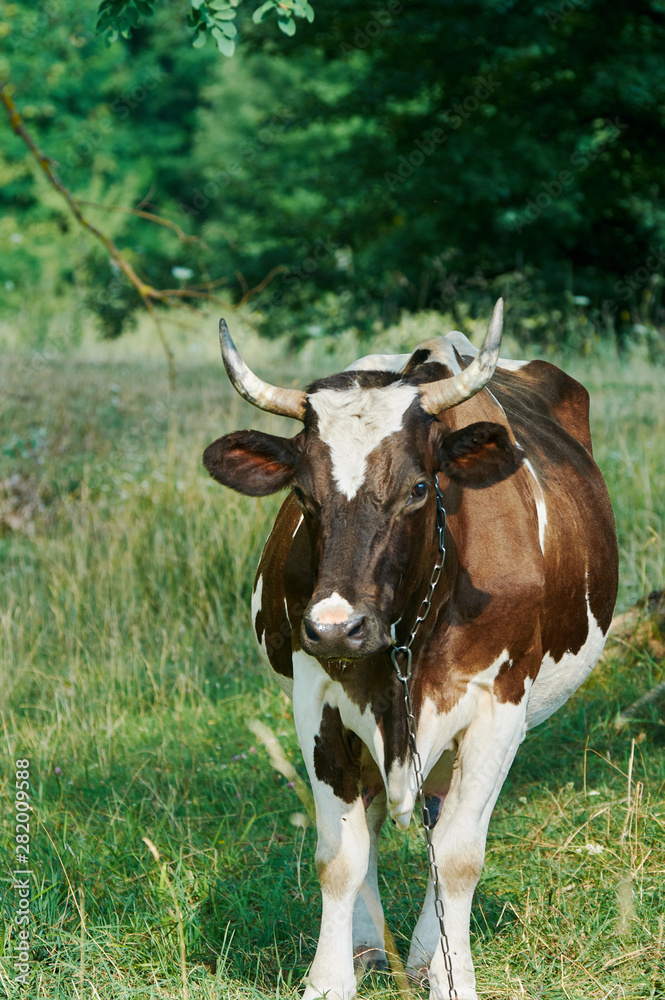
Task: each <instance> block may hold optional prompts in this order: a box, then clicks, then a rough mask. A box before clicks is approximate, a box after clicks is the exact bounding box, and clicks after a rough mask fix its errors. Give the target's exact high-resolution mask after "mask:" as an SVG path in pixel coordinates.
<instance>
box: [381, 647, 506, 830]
mask: <svg viewBox="0 0 665 1000" xmlns="http://www.w3.org/2000/svg"><path fill="white" fill-rule="evenodd" d="M508 659H509V653H508V650H507V649H504V650H503V652H502V653H500V654H499V656H497V658H496V660H494V662H493V663H490V665H489V666H488V667H485V669H484V670H480V671H479V672H478V673H477V674H475V675H474V676H473V677H471V678H469V680H468V681H467V685H466V691H465V692H464V694H463V695H462V696H461V698H460V699H459V701H457V702H456V703H455V705H453V707H452V708H451V709H450V711H449V712H440V711H439V709H438V708H437V706H436V703H435V702H434V701H433V700H432V699H431V698H425V699H424V701H423V705H422V708H421V711H420V715H419V717H418V719H417V739H418V752H419V754H420V758H421V760H422V763H423V776H424V777H425V778H426V777H427V775H428V774H429V772H430V771H431V769H432V768H433V767H434V765H435V764H436V762H437V761H438V760H439V758H440V757H441V755H442V754H443V753H444V751H446V750H449V749H451V748H452V747H453V741H454V739H455V737H456V736H457V735H458V733H460V732H461V731H462V730H463V729H466V728H467V727H468V726H469V725H470V724H471V722H472V721H473V720H474V719H475V718H476V715H477V713H478V711H479V705H480V704H481V703H482V702H483V700H484V699H483V694H487V693H489V694H492V691H493V687H494V681H495V680H496V677H497V674H498V673H499V670H500V669H501V667H502V666H503V664H504V663H506V661H507V660H508ZM386 789H387V791H388V810H389V812H390V815H391V817H392V818H393V819H394V820H395V822H396V823H397V825H398V826H399V827H400V829H402V830H405V829H406V828H407V826H408V825H409V820H410V818H411V813H412V812H413V808H414V805H415V802H416V779H415V774H414V772H413V767H412V765H411V764H410V763H408V764H400V763H399V762H397V761H396V762H394V763H393V765H392V767H391V768H390V773H389V774H388V781H387V784H386Z"/></svg>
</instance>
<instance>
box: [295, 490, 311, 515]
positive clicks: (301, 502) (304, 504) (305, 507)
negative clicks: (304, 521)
mask: <svg viewBox="0 0 665 1000" xmlns="http://www.w3.org/2000/svg"><path fill="white" fill-rule="evenodd" d="M291 492H292V493H293V495H294V497H295V498H296V500H297V502H298V506H299V507H300V509H301V510H302V511H303V513H306V514H315V513H316V511H317V504H316V503H315V501H313V500H310V499H309V497H306V496H305V494H304V493H303V491H302V490H301V489H300V487H299V486H292V487H291Z"/></svg>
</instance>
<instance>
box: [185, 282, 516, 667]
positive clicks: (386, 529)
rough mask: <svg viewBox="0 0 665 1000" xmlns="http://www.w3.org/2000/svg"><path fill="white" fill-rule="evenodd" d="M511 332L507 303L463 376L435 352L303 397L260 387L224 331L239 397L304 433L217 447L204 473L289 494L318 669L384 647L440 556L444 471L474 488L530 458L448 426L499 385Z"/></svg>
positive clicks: (260, 492) (347, 377) (233, 440)
mask: <svg viewBox="0 0 665 1000" xmlns="http://www.w3.org/2000/svg"><path fill="white" fill-rule="evenodd" d="M502 319H503V303H502V301H501V299H499V301H498V302H497V305H496V307H495V309H494V314H493V316H492V320H491V323H490V326H489V329H488V332H487V336H486V337H485V341H484V343H483V346H482V348H481V351H480V353H479V354H478V355H477V357H476V358H475V359H474V360H473V361H472V362H471V363H470V364H469V365H468V366H467V367H466V368H463V369H462V370H459V371H458V372H457V373H456V374H451V371H450V368H449V367H446V366H445V365H444V364H442V360H441V358H437V350H436V345H437V341H431V342H430V341H428V342H426V343H425V344H423V345H421V347H420V348H418V349H417V350H416V351H415V352H414V354H413V355H412V356H411V357H410V359H409V360H408V361H407V363H406V364H405V365H404V366H403V367H402V368H401V370H400V371H385V370H375V369H374V370H360V369H354V370H351V371H346V372H342V373H341V374H339V375H334V376H332V377H330V378H326V379H321V380H319V381H317V382H314V383H313V384H312V385H310V386H309V387H308V388H307V389H306V390H295V389H278V388H276V387H275V386H271V385H268V384H267V383H265V382H263V381H261V380H260V379H259V378H258V377H257V376H256V375H254V374H253V372H251V371H250V370H249V368H248V367H247V366H246V365H245V363H244V361H243V360H242V358H241V357H240V355H239V354H238V352H237V350H236V348H235V345H234V344H233V341H232V340H231V337H230V335H229V332H228V329H227V327H226V323H225V322H224V321H223V320H222V321H221V323H220V340H221V345H222V356H223V359H224V364H225V366H226V370H227V372H228V374H229V377H230V379H231V381H232V383H233V385H234V386H235V388H236V389H237V390H238V392H239V393H240V394H241V395H242V396H243V397H244V398H245V399H247V400H248V401H249V402H251V403H253V404H254V405H255V406H258V407H259V408H261V409H264V410H268V411H269V412H272V413H279V414H282V415H284V416H289V417H294V418H297V419H298V420H301V421H302V422H303V424H304V427H303V430H302V431H300V433H299V434H296V436H295V437H293V438H282V437H275V436H273V435H271V434H264V433H262V432H259V431H235V432H234V433H233V434H227V435H225V436H224V437H222V438H219V439H218V440H217V441H215V442H214V443H213V444H211V445H209V446H208V447H207V448H206V450H205V453H204V456H203V462H204V465H205V467H206V469H207V470H208V472H209V473H210V475H211V476H212V477H213V478H214V479H216V480H217V481H218V482H220V483H223V484H224V485H225V486H230V487H231V488H232V489H234V490H237V491H238V492H239V493H244V494H247V495H249V496H265V495H267V494H270V493H275V492H277V491H278V490H281V489H284V488H290V489H291V491H292V492H293V495H294V496H295V499H296V500H297V502H298V504H299V506H300V508H301V510H302V513H303V516H304V520H305V523H306V526H307V531H308V533H309V537H310V547H311V552H312V560H313V564H314V565H313V571H314V579H315V581H316V582H315V586H314V592H313V594H312V598H311V600H310V602H309V605H308V607H307V609H306V610H305V613H304V616H303V621H302V628H301V636H300V640H301V643H302V647H303V648H304V649H305V650H306V651H307V652H308V653H311V654H312V655H313V656H316V657H318V658H319V659H354V658H358V657H363V656H367V655H370V654H372V653H375V652H377V651H379V650H380V649H383V648H386V647H388V646H389V644H390V642H391V625H392V624H394V623H395V622H397V621H398V620H399V619H400V618H401V616H402V614H403V613H404V610H405V607H406V605H407V603H409V601H413V599H414V596H415V597H417V595H418V593H419V592H420V591H421V589H422V585H423V582H424V581H426V580H427V579H428V578H429V575H430V573H431V570H432V566H433V562H434V558H435V556H436V542H435V530H434V525H435V518H436V496H435V488H434V486H435V476H436V473H437V472H442V473H444V474H445V475H446V476H447V477H448V478H449V479H450V480H452V481H453V482H457V483H459V484H460V485H461V486H464V487H467V488H470V489H478V488H481V487H485V486H488V485H491V484H492V483H496V482H498V481H500V480H502V479H505V478H506V477H507V476H509V475H510V474H511V473H512V472H514V471H515V470H516V469H517V468H518V466H519V464H520V462H521V451H520V449H519V447H517V446H516V444H515V442H514V441H513V439H512V437H511V435H510V433H509V431H508V429H507V427H506V426H505V425H503V424H501V423H490V422H487V421H481V422H476V423H472V424H470V425H468V426H459V424H460V421H459V420H455V419H451V414H452V408H453V407H455V406H456V405H457V404H459V403H461V402H463V401H464V400H467V399H469V398H470V397H471V396H473V395H474V394H475V393H477V392H478V391H480V390H481V389H482V388H483V387H484V386H485V385H486V383H487V382H488V381H489V379H490V378H491V376H492V374H493V372H494V368H495V367H496V363H497V360H498V356H499V344H500V341H501V332H502ZM459 367H460V368H461V366H459Z"/></svg>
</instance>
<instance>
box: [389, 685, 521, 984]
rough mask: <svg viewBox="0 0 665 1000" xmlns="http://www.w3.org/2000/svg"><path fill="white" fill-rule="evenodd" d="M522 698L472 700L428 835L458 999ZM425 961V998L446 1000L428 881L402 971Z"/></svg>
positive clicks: (418, 969)
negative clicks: (515, 701) (473, 909)
mask: <svg viewBox="0 0 665 1000" xmlns="http://www.w3.org/2000/svg"><path fill="white" fill-rule="evenodd" d="M525 708H526V698H525V699H524V701H523V703H522V704H521V705H511V704H499V703H498V702H497V701H496V700H495V699H494V698H493V696H492V695H490V694H489V692H485V693H484V695H483V699H482V704H481V702H480V701H479V706H478V711H477V714H476V716H475V718H474V721H473V722H472V724H471V725H470V726H469V728H468V729H467V730H466V732H465V733H464V735H463V736H462V738H461V740H460V743H459V747H458V751H457V756H456V759H455V765H454V768H453V776H452V783H451V786H450V790H449V792H448V794H447V796H446V798H445V800H444V802H443V806H442V809H441V814H440V816H439V818H438V821H437V824H436V826H435V827H434V830H433V833H432V841H433V844H434V852H435V856H436V862H437V867H438V870H439V879H440V887H441V899H442V901H443V906H444V914H445V917H444V920H445V929H446V934H447V937H448V942H449V946H450V957H451V962H452V968H453V976H454V985H455V989H456V991H457V996H458V997H459V1000H477V993H476V985H475V974H474V970H473V961H472V958H471V946H470V938H469V920H470V915H471V901H472V898H473V892H474V889H475V887H476V883H477V882H478V879H479V878H480V873H481V870H482V866H483V860H484V855H485V840H486V837H487V828H488V826H489V821H490V817H491V815H492V810H493V808H494V805H495V803H496V800H497V798H498V795H499V792H500V791H501V786H502V785H503V782H504V780H505V778H506V775H507V774H508V771H509V769H510V765H511V764H512V762H513V759H514V757H515V753H516V752H517V748H518V747H519V745H520V743H521V741H522V739H523V737H524V732H525V721H524V719H525ZM428 965H429V982H430V1000H446V998H447V997H448V996H449V988H448V977H447V973H446V970H445V966H444V960H443V954H442V950H441V946H440V938H439V922H438V919H437V917H436V913H435V910H434V888H433V886H432V882H431V879H430V880H429V883H428V887H427V894H426V897H425V903H424V906H423V910H422V913H421V915H420V919H419V920H418V923H417V925H416V929H415V931H414V934H413V939H412V943H411V950H410V953H409V959H408V970H410V971H411V972H412V974H414V975H416V976H418V975H422V974H423V972H424V970H425V969H426V968H427V966H428Z"/></svg>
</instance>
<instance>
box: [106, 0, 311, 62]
mask: <svg viewBox="0 0 665 1000" xmlns="http://www.w3.org/2000/svg"><path fill="white" fill-rule="evenodd" d="M242 2H243V0H190V3H191V8H192V9H191V11H190V13H189V16H188V18H187V23H188V25H189V27H190V28H193V29H194V37H193V38H192V45H193V46H194V47H195V48H197V49H198V48H201V47H202V46H203V45H205V43H206V41H207V40H208V38H209V37H211V38H212V39H213V41H214V42H215V43H216V45H217V48H218V49H219V51H220V52H221V53H222V55H225V56H229V57H230V56H232V55H233V53H234V52H235V47H236V42H237V40H238V28H237V26H236V15H237V13H238V9H239V7H240V4H241V3H242ZM154 5H155V0H102V2H101V3H100V4H99V8H98V19H97V30H98V31H99V32H100V33H101V34H103V35H104V39H105V41H106V43H107V45H111V44H112V43H113V42H115V41H117V39H118V38H121V37H122V38H131V35H132V32H133V31H134V29H135V28H138V27H140V26H141V24H142V23H143V20H144V18H145V17H150V16H151V15H152V14H153V13H154ZM272 14H274V15H276V17H277V26H278V28H279V29H280V31H282V32H283V33H284V34H285V35H289V36H291V35H295V33H296V19H297V18H300V19H303V20H306V21H309V23H310V24H311V23H312V21H313V20H314V9H313V7H312V5H311V4H310V3H309V0H265V2H264V3H262V4H260V5H259V6H258V7H257V8H256V9H255V10H254V12H253V14H252V20H253V21H254V23H255V24H259V23H260V22H261V21H264V20H265V19H266V18H267V17H268V16H270V15H272Z"/></svg>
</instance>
